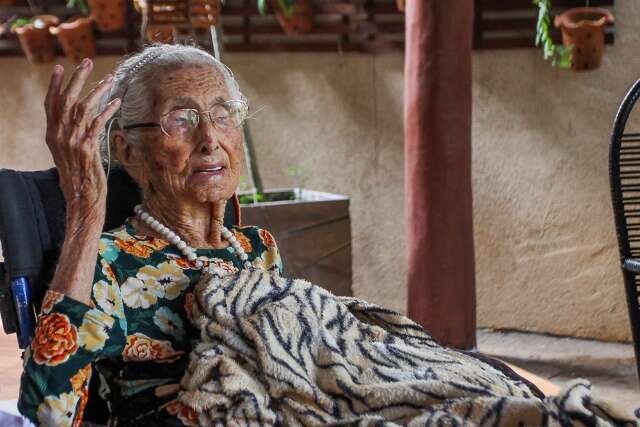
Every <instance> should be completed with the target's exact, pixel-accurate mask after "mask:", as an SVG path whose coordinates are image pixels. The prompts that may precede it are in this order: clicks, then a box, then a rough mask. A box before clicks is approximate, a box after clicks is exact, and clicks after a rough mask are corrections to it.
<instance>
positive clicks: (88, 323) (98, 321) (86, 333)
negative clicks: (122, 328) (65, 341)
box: [78, 308, 115, 351]
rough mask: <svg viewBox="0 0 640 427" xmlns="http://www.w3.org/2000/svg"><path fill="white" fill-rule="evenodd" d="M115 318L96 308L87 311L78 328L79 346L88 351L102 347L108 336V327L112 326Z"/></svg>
mask: <svg viewBox="0 0 640 427" xmlns="http://www.w3.org/2000/svg"><path fill="white" fill-rule="evenodd" d="M114 322H115V319H114V318H113V317H111V316H109V315H108V314H107V313H105V312H104V311H102V310H98V309H97V308H94V309H91V310H89V311H87V312H86V313H85V314H84V316H83V317H82V324H81V325H80V329H78V338H79V342H80V346H83V347H84V348H86V349H87V350H89V351H98V350H100V349H102V348H103V347H104V343H105V342H106V341H107V338H109V334H108V333H107V330H108V329H111V328H112V327H113V323H114Z"/></svg>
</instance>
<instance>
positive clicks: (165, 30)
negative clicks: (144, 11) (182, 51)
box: [145, 25, 173, 43]
mask: <svg viewBox="0 0 640 427" xmlns="http://www.w3.org/2000/svg"><path fill="white" fill-rule="evenodd" d="M145 35H146V37H147V40H148V41H149V42H151V43H173V27H171V26H169V25H147V28H146V30H145Z"/></svg>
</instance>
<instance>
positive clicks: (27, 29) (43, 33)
mask: <svg viewBox="0 0 640 427" xmlns="http://www.w3.org/2000/svg"><path fill="white" fill-rule="evenodd" d="M58 22H60V21H59V20H58V17H57V16H53V15H38V16H34V17H33V19H32V22H31V23H30V24H27V25H23V26H21V27H16V28H15V29H13V30H11V31H13V32H14V33H15V34H17V35H18V39H19V40H20V46H22V50H23V51H24V54H25V55H26V57H27V60H29V62H31V63H32V64H35V63H43V62H51V61H52V60H53V58H55V56H56V50H55V46H54V39H53V36H51V34H49V27H51V26H55V25H58Z"/></svg>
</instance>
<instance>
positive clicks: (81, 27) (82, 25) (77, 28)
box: [49, 17, 96, 62]
mask: <svg viewBox="0 0 640 427" xmlns="http://www.w3.org/2000/svg"><path fill="white" fill-rule="evenodd" d="M91 21H92V18H91V17H88V18H78V19H76V20H75V21H72V22H65V23H64V24H60V25H58V26H57V27H51V28H50V29H49V31H50V32H51V34H53V35H55V36H57V37H58V41H59V42H60V44H61V45H62V50H63V51H64V54H65V56H66V57H67V58H68V59H70V60H71V61H75V62H80V61H82V60H83V59H84V58H93V57H94V56H96V41H95V39H94V38H93V28H91Z"/></svg>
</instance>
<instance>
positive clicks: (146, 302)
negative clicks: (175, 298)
mask: <svg viewBox="0 0 640 427" xmlns="http://www.w3.org/2000/svg"><path fill="white" fill-rule="evenodd" d="M143 268H144V267H143ZM120 292H122V300H123V301H124V303H125V304H126V305H127V306H129V307H131V308H140V307H142V308H149V307H151V306H152V305H153V304H155V303H156V302H157V301H158V298H162V297H163V296H164V288H163V287H162V285H161V284H160V283H158V282H154V281H151V280H147V281H142V280H140V279H139V278H138V277H129V278H128V279H127V280H126V281H125V282H124V283H123V284H122V286H121V287H120Z"/></svg>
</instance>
